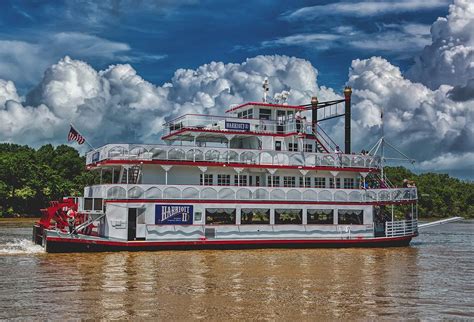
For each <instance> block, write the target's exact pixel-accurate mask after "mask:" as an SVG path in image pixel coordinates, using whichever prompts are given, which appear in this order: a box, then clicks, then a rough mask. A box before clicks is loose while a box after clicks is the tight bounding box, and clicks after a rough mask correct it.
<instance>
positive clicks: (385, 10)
mask: <svg viewBox="0 0 474 322" xmlns="http://www.w3.org/2000/svg"><path fill="white" fill-rule="evenodd" d="M448 3H449V2H448V1H446V0H430V1H426V0H404V1H358V2H337V3H331V4H325V5H317V6H311V7H304V8H300V9H298V10H295V11H292V12H288V13H285V14H284V17H285V19H288V20H301V19H308V20H309V19H316V18H319V17H321V16H328V15H339V16H351V17H354V16H355V17H370V16H377V15H384V14H389V13H398V12H412V11H421V10H430V9H436V8H442V7H445V6H446V5H447V4H448Z"/></svg>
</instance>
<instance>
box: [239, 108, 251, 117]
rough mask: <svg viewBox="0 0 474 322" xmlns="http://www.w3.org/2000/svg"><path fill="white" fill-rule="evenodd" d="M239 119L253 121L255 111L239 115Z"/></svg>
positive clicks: (246, 111)
mask: <svg viewBox="0 0 474 322" xmlns="http://www.w3.org/2000/svg"><path fill="white" fill-rule="evenodd" d="M237 117H238V118H241V119H252V118H253V109H249V110H245V111H242V112H239V113H237Z"/></svg>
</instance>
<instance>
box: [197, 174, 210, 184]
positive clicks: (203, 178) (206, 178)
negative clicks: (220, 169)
mask: <svg viewBox="0 0 474 322" xmlns="http://www.w3.org/2000/svg"><path fill="white" fill-rule="evenodd" d="M213 182H214V180H213V175H212V174H202V173H201V174H200V176H199V184H200V185H201V186H212V185H213V184H214V183H213Z"/></svg>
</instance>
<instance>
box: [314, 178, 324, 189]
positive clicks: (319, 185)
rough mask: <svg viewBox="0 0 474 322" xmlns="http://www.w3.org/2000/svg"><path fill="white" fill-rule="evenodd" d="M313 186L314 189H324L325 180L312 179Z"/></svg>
mask: <svg viewBox="0 0 474 322" xmlns="http://www.w3.org/2000/svg"><path fill="white" fill-rule="evenodd" d="M314 186H315V187H316V188H326V178H322V177H316V178H314Z"/></svg>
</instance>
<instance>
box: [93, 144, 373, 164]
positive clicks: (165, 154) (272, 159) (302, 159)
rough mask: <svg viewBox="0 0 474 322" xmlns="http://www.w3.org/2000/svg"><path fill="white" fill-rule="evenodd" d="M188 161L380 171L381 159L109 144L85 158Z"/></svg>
mask: <svg viewBox="0 0 474 322" xmlns="http://www.w3.org/2000/svg"><path fill="white" fill-rule="evenodd" d="M108 160H111V161H117V162H118V163H120V162H121V161H125V162H124V163H128V162H130V161H132V162H134V161H136V162H147V161H149V162H157V163H160V162H166V161H169V162H176V161H182V162H188V163H189V164H190V165H193V164H195V165H196V166H199V165H200V164H202V163H206V164H209V163H211V164H212V163H214V164H216V165H219V164H241V165H243V166H264V167H268V168H271V167H302V168H306V167H308V168H311V167H327V168H328V169H329V168H338V169H341V170H344V169H347V170H349V169H351V170H352V169H354V170H357V169H361V170H371V169H374V170H375V169H378V168H379V166H380V157H378V156H371V155H361V154H335V153H310V152H301V151H300V152H292V151H273V150H252V149H229V148H223V147H199V146H179V145H164V144H107V145H104V146H102V147H100V148H98V149H95V150H93V151H90V152H88V153H87V155H86V164H87V165H97V164H98V163H103V162H104V161H108Z"/></svg>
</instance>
